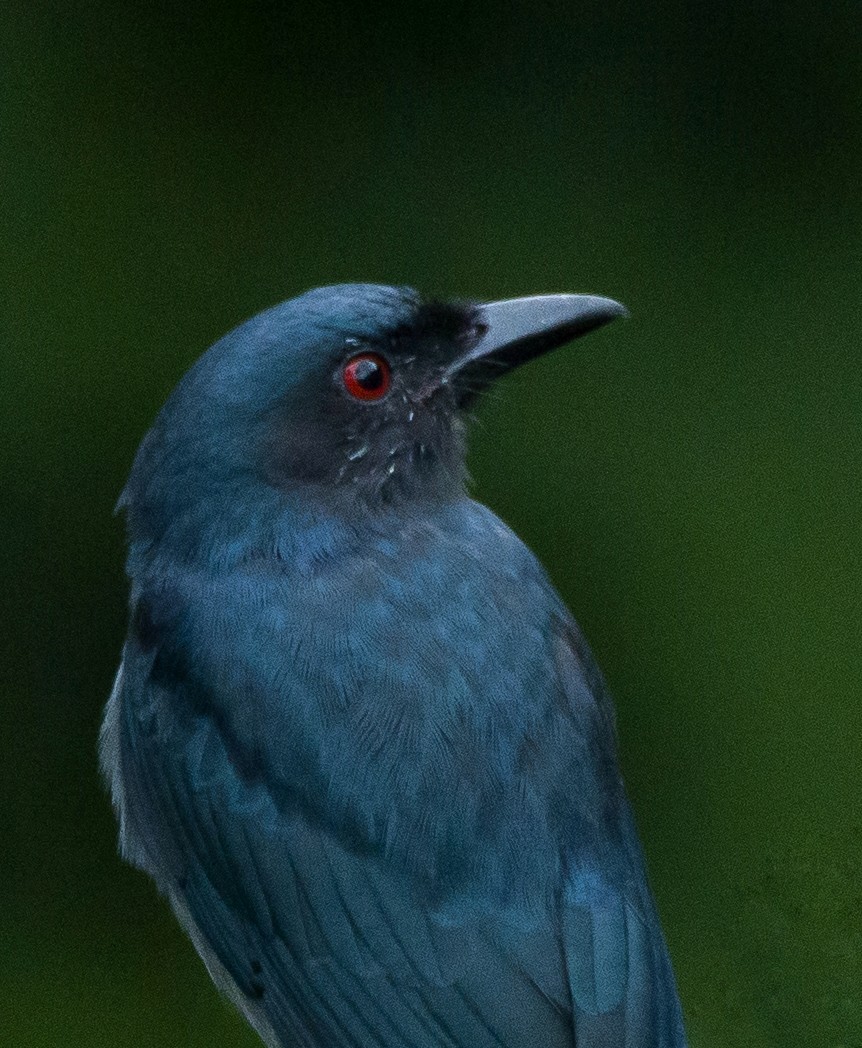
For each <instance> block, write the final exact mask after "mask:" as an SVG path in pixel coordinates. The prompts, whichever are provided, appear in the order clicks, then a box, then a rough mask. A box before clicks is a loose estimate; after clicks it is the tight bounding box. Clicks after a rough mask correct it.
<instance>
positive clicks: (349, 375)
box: [344, 353, 392, 400]
mask: <svg viewBox="0 0 862 1048" xmlns="http://www.w3.org/2000/svg"><path fill="white" fill-rule="evenodd" d="M391 378H392V376H391V374H390V371H389V365H388V364H387V363H386V361H385V360H384V359H383V357H379V356H378V355H377V354H376V353H360V354H359V355H358V356H355V357H351V358H350V360H348V361H347V363H346V364H345V365H344V385H345V388H346V389H347V392H348V393H349V394H350V395H351V397H356V399H357V400H380V398H381V397H383V396H385V395H386V393H387V391H388V389H389V383H390V382H391Z"/></svg>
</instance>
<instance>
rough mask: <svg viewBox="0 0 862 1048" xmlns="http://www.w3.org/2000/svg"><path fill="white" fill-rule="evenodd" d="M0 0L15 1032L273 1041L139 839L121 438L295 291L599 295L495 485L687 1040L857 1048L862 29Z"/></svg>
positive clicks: (519, 386)
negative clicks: (613, 774)
mask: <svg viewBox="0 0 862 1048" xmlns="http://www.w3.org/2000/svg"><path fill="white" fill-rule="evenodd" d="M180 7H181V5H173V4H166V3H165V4H125V5H120V4H117V5H115V6H113V7H111V6H97V5H92V4H77V3H69V4H54V5H45V4H39V3H37V4H35V5H34V4H28V5H26V9H25V7H24V5H23V4H22V5H21V6H20V8H19V7H16V5H14V4H13V5H11V6H10V5H5V6H4V14H3V23H4V25H3V30H2V34H0V36H2V45H0V46H2V49H3V52H4V53H3V54H2V55H0V59H2V62H0V82H2V92H3V97H2V127H0V134H2V138H0V165H2V167H1V168H0V182H2V195H0V200H2V221H3V229H2V230H0V233H2V244H3V248H2V252H0V267H2V273H0V286H2V291H3V295H4V299H5V302H4V307H3V331H2V353H3V372H2V383H0V427H2V448H3V466H4V469H3V477H2V488H0V502H2V535H0V540H2V558H0V561H1V562H2V572H3V577H2V593H3V605H2V621H0V629H2V644H3V651H2V663H0V665H2V694H0V715H2V723H0V745H2V759H0V775H2V793H0V830H2V860H0V861H2V864H3V870H2V881H0V883H2V886H3V887H2V892H3V899H2V905H0V985H2V987H3V992H2V994H0V1030H4V1031H6V1033H4V1034H0V1042H2V1043H3V1044H4V1045H6V1044H8V1045H10V1046H13V1048H68V1046H79V1045H80V1046H94V1048H101V1046H110V1048H123V1046H129V1048H132V1046H134V1048H155V1046H177V1045H183V1046H190V1048H192V1046H198V1048H209V1046H211V1045H213V1044H218V1045H220V1046H224V1048H229V1046H234V1045H235V1046H241V1045H244V1046H251V1045H253V1044H254V1043H255V1041H254V1038H253V1036H252V1035H251V1034H250V1033H249V1032H248V1031H247V1030H246V1029H245V1028H244V1026H243V1024H242V1023H241V1021H240V1020H239V1019H238V1018H237V1017H235V1016H234V1015H233V1014H232V1013H231V1011H230V1010H229V1008H228V1007H227V1006H226V1005H224V1004H222V1003H221V1002H220V1001H219V999H218V997H217V995H216V993H215V991H214V990H213V989H212V988H211V987H210V985H209V982H208V978H207V976H206V974H205V972H204V970H203V967H202V966H201V964H200V963H199V962H198V960H197V959H196V958H195V956H194V954H193V951H192V949H191V947H190V946H189V945H188V944H187V943H186V942H185V941H184V939H183V938H182V935H181V934H180V932H179V930H178V929H177V928H176V927H175V925H174V923H173V920H172V918H171V917H170V915H169V914H168V913H167V912H166V907H165V905H164V904H163V903H162V902H161V901H160V900H159V899H158V898H157V896H156V894H155V892H154V890H153V889H152V887H151V886H150V885H149V883H148V882H147V881H146V880H145V879H144V878H143V877H141V876H139V875H137V874H135V873H133V872H132V871H130V870H129V869H127V868H125V867H123V866H122V865H121V864H120V862H119V860H118V859H117V858H116V855H115V843H114V842H115V831H114V826H113V821H112V818H111V815H110V812H109V808H108V803H107V800H106V798H105V796H104V795H103V793H102V790H101V788H100V784H99V782H98V779H97V774H96V734H97V729H98V724H99V718H100V711H101V708H102V705H103V702H104V700H105V698H106V696H107V693H108V691H109V688H110V684H111V679H112V675H113V672H114V668H115V665H116V663H117V659H118V654H119V650H120V645H121V643H122V638H123V632H124V615H125V609H124V602H125V583H124V578H123V570H122V560H123V551H122V528H121V524H120V522H119V521H117V520H115V519H113V518H112V516H111V510H112V507H113V503H114V500H115V499H116V496H117V494H118V492H119V490H120V487H121V486H122V483H123V479H124V476H125V474H126V472H127V470H128V467H129V465H130V462H131V459H132V455H133V453H134V450H135V447H136V445H137V443H138V441H139V439H140V437H141V436H142V434H143V433H144V431H145V429H146V428H147V426H148V424H149V421H150V420H151V419H152V417H153V415H154V413H155V412H156V410H157V408H158V407H159V405H160V403H161V402H162V400H163V398H164V397H165V396H166V394H167V393H168V391H169V390H170V389H171V387H172V386H173V384H174V382H175V381H176V380H177V378H178V377H179V376H180V374H181V373H182V372H183V370H184V369H185V368H186V367H187V365H188V364H190V363H191V361H192V360H193V359H194V358H195V357H196V356H197V355H198V354H199V353H200V352H201V351H202V350H203V349H204V348H205V347H206V346H207V345H208V344H209V343H210V342H211V341H213V340H214V339H215V338H216V337H217V336H219V335H220V334H221V333H222V332H223V331H225V330H226V329H227V328H229V327H231V326H233V325H234V324H235V323H236V322H238V321H239V320H241V319H243V318H244V317H246V316H248V315H249V314H251V313H254V312H256V311H257V310H259V309H261V308H263V307H265V306H267V305H270V304H271V303H273V302H275V301H278V300H280V299H282V298H285V297H288V296H289V295H292V294H294V293H296V292H298V291H300V290H303V289H305V288H306V287H309V286H313V285H317V284H321V283H331V282H334V281H340V280H353V279H359V280H372V281H386V282H392V283H401V282H403V283H410V284H413V285H416V286H418V287H420V288H422V289H424V290H428V291H433V292H436V293H442V294H456V295H459V296H475V297H477V298H482V297H502V296H506V295H514V294H519V293H530V292H542V291H558V290H560V291H562V290H573V291H593V292H599V293H604V294H609V295H613V296H615V297H618V298H619V299H621V300H622V301H624V302H625V303H627V304H628V306H629V307H630V308H631V311H632V319H631V321H630V322H628V323H626V324H622V323H617V324H614V325H612V326H611V327H609V328H608V329H606V330H604V331H602V332H600V333H598V334H596V335H593V336H590V337H589V338H588V339H586V340H584V341H583V342H581V343H579V344H577V345H576V346H574V347H572V348H570V349H568V350H566V351H563V352H561V353H560V354H558V355H557V356H555V357H554V358H552V359H551V358H549V359H545V360H542V361H540V362H538V363H536V364H534V365H531V366H530V367H529V368H527V369H525V370H524V371H523V372H522V373H520V374H519V375H518V376H516V377H513V378H512V379H511V380H509V381H508V382H507V383H506V384H505V385H504V386H503V387H501V388H500V389H499V391H498V392H497V394H496V395H495V396H493V397H492V398H491V399H490V400H489V401H488V402H487V404H486V406H485V408H484V409H483V413H482V415H483V418H482V424H481V425H480V427H479V428H478V429H477V431H476V433H475V435H474V439H473V450H472V456H471V465H472V472H473V476H474V478H475V491H476V494H477V497H479V498H481V499H483V500H485V501H487V502H488V503H490V504H491V506H493V507H494V508H495V509H496V510H497V511H498V512H499V513H500V514H501V515H502V516H503V517H504V518H505V519H506V520H507V521H508V522H509V523H511V524H512V525H513V526H514V527H515V528H516V529H517V530H518V531H519V532H520V533H521V534H522V535H523V536H524V537H525V539H526V540H527V541H528V542H529V543H530V544H531V545H532V546H533V548H534V549H535V550H536V551H537V552H538V553H539V555H540V556H541V557H542V559H543V560H544V561H545V563H546V564H547V565H548V567H549V569H550V571H551V574H552V576H553V578H554V579H555V581H556V582H557V584H558V585H559V587H560V588H561V589H562V591H563V593H564V595H565V596H566V598H567V600H568V602H569V603H570V605H571V607H572V609H573V610H574V612H575V614H576V615H577V616H578V617H579V619H580V620H581V622H582V624H583V626H584V628H585V629H586V631H587V634H588V636H589V637H590V638H591V640H592V643H593V646H594V648H595V650H596V652H597V655H598V657H599V660H600V662H601V663H602V665H603V666H604V668H605V670H606V673H607V676H608V678H609V680H610V682H611V685H612V687H613V689H614V691H615V693H616V695H617V700H618V706H619V719H620V726H621V732H622V747H623V759H624V764H625V770H626V774H627V778H628V782H629V786H630V789H631V793H632V795H633V800H634V805H635V808H636V810H637V814H638V818H639V822H640V827H641V831H642V835H643V838H644V842H645V847H646V851H647V853H648V856H649V860H650V868H651V873H652V878H653V882H654V886H655V890H656V893H657V896H658V899H659V904H660V907H661V910H662V914H663V917H664V922H665V926H666V929H667V934H668V938H669V941H670V945H671V950H672V953H673V957H674V960H675V965H676V969H677V973H678V977H679V984H680V990H681V994H682V998H683V1001H684V1004H685V1008H686V1012H687V1015H688V1021H689V1026H690V1030H691V1040H692V1044H693V1046H694V1048H724V1046H733V1048H739V1046H748V1045H752V1046H775V1048H784V1046H788V1048H794V1046H803V1048H805V1046H812V1048H821V1046H825V1048H839V1046H840V1048H858V1046H859V1045H862V1000H860V997H862V917H860V911H862V859H860V856H862V813H860V801H862V781H860V780H862V774H860V763H862V761H860V756H862V712H860V690H862V689H860V678H861V677H862V647H860V607H859V598H860V588H862V587H860V562H862V535H860V528H859V523H860V511H862V491H860V485H859V473H860V467H862V434H860V408H862V363H860V353H859V349H860V334H862V310H860V287H862V283H860V278H862V235H860V234H862V206H860V205H862V188H860V187H862V105H860V102H862V41H860V27H862V15H860V8H859V5H858V3H857V2H856V0H845V2H843V3H842V2H837V3H834V2H833V3H829V4H811V3H795V2H791V3H778V2H775V3H762V2H761V3H745V4H742V3H730V4H723V5H718V4H716V5H709V4H696V3H693V2H683V0H676V2H671V0H668V2H666V3H644V4H627V3H622V2H619V0H601V2H591V3H587V4H571V3H562V2H559V3H554V2H546V3H534V4H531V5H529V7H528V8H524V9H523V10H522V11H521V12H520V13H514V12H515V9H514V8H513V7H512V6H511V5H502V6H501V7H497V6H492V5H487V6H480V5H478V4H469V3H461V4H454V3H444V4H434V5H431V4H428V5H422V6H421V7H419V8H417V9H415V11H414V13H413V14H412V15H410V16H405V15H403V14H402V15H401V16H400V18H397V17H396V15H395V13H394V11H393V13H392V14H391V15H390V16H385V17H384V16H383V15H377V16H372V15H371V13H370V12H365V13H363V14H361V15H357V14H354V13H351V11H350V9H349V8H347V7H345V6H342V5H339V4H335V5H332V6H330V7H329V8H328V10H327V11H326V12H324V11H323V10H319V9H318V8H316V7H315V6H312V5H303V4H299V5H296V4H292V5H284V6H282V5H278V4H268V5H243V4H239V3H237V4H235V5H233V6H220V7H212V8H209V9H206V8H192V9H185V10H180V9H179V8H180Z"/></svg>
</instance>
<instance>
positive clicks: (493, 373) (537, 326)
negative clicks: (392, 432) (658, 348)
mask: <svg viewBox="0 0 862 1048" xmlns="http://www.w3.org/2000/svg"><path fill="white" fill-rule="evenodd" d="M627 315H628V310H627V309H626V308H625V306H622V305H620V303H619V302H615V301H614V300H613V299H612V298H601V297H599V296H598V295H532V296H530V297H529V298H510V299H506V300H505V301H503V302H488V303H486V304H485V305H482V306H478V307H477V309H476V315H475V323H476V330H477V332H478V335H477V337H476V339H475V340H474V341H473V342H472V344H471V345H470V348H469V349H468V350H467V351H466V352H465V353H463V354H462V355H461V356H459V357H457V358H456V359H455V360H454V361H453V362H452V364H451V365H450V366H449V367H448V368H447V369H446V372H445V374H444V376H443V378H444V382H450V381H451V382H453V383H454V384H457V386H458V387H460V390H462V391H463V393H462V397H461V399H462V401H463V402H468V401H470V400H472V398H473V396H474V395H475V394H476V393H478V392H481V390H482V389H484V388H485V386H487V385H488V384H489V383H490V382H492V381H493V380H494V379H495V378H497V377H498V376H499V375H501V374H504V373H506V372H508V371H511V370H512V369H513V368H516V367H518V366H519V365H521V364H524V363H526V362H527V361H528V360H532V359H533V358H534V357H538V356H540V355H541V354H542V353H547V352H548V351H549V350H551V349H556V348H557V347H558V346H562V345H564V344H565V343H566V342H571V341H572V339H575V338H578V337H579V336H580V335H586V333H587V332H588V331H592V330H593V329H594V328H598V327H601V326H602V325H603V324H607V323H608V322H609V321H611V320H614V319H615V318H616V317H624V316H627Z"/></svg>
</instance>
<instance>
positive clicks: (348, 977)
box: [119, 633, 685, 1048]
mask: <svg viewBox="0 0 862 1048" xmlns="http://www.w3.org/2000/svg"><path fill="white" fill-rule="evenodd" d="M579 644H580V642H579V640H578V635H577V634H576V633H574V634H570V635H569V636H567V637H566V638H564V639H563V643H562V644H561V648H560V653H559V659H560V663H559V675H560V688H561V694H562V695H563V696H564V697H565V699H566V700H567V701H569V702H571V703H573V704H576V705H583V703H584V702H587V703H592V704H593V707H594V713H593V715H595V716H597V717H606V716H609V712H608V710H609V707H608V706H607V705H606V704H605V703H604V700H603V697H602V695H601V682H600V678H598V676H597V674H596V672H595V670H594V668H593V665H592V662H591V661H589V656H588V653H585V649H584V648H583V647H579ZM585 659H586V660H587V661H585ZM591 677H592V679H591ZM125 680H126V683H125V684H124V686H123V687H124V688H125V689H127V690H128V689H132V691H134V690H135V689H137V690H138V692H139V693H138V694H137V695H129V696H128V697H129V698H130V699H131V701H127V702H125V703H124V704H123V713H122V714H121V716H122V717H124V718H125V723H122V724H121V725H120V728H119V737H120V740H121V741H120V753H119V760H120V764H121V766H122V778H123V785H124V791H125V804H126V807H127V809H128V812H129V816H128V821H129V831H130V833H132V834H133V835H134V836H135V838H136V840H137V842H138V845H139V848H140V852H141V854H142V855H144V856H147V858H146V859H145V861H144V865H146V866H147V868H148V869H149V871H150V872H151V873H152V874H153V875H154V876H155V877H156V879H157V881H158V882H159V883H160V885H161V887H162V889H163V890H164V891H165V892H166V894H168V895H169V897H170V898H171V899H172V901H173V903H174V906H175V908H176V910H177V912H178V914H179V915H180V917H181V919H182V920H184V921H185V923H186V925H187V927H188V930H189V931H190V933H191V935H192V937H193V939H194V940H195V941H196V944H197V945H198V948H199V949H200V950H201V952H202V953H203V955H204V958H205V960H207V962H208V964H209V965H210V967H211V970H212V971H213V972H214V974H215V976H216V978H217V981H221V982H222V983H223V984H224V983H225V982H227V984H228V985H230V984H235V986H236V988H237V991H236V992H235V993H234V994H233V996H234V997H235V998H236V999H237V1001H238V1003H239V1005H240V1007H241V1008H242V1010H243V1011H244V1012H245V1013H246V1014H247V1016H248V1017H249V1019H250V1020H251V1022H252V1023H253V1024H254V1025H255V1026H256V1027H257V1028H258V1030H259V1031H260V1032H261V1033H262V1034H263V1035H264V1037H265V1038H266V1039H268V1040H269V1042H270V1043H271V1045H273V1046H282V1048H286V1046H292V1045H297V1046H303V1048H305V1046H308V1048H312V1046H314V1048H319V1046H322V1045H326V1046H327V1048H330V1046H332V1048H335V1046H342V1045H343V1046H352V1048H366V1046H370V1045H373V1046H380V1048H407V1046H409V1048H441V1046H446V1048H528V1046H532V1045H535V1046H536V1048H682V1046H683V1045H684V1043H685V1042H684V1036H683V1033H682V1027H681V1021H680V1018H679V1011H678V1004H677V1002H676V992H675V989H674V984H673V976H672V974H671V971H670V967H669V963H668V960H667V956H666V951H665V947H664V942H663V939H662V935H661V931H660V929H659V926H658V922H657V919H656V916H655V913H654V911H653V906H652V901H651V898H650V894H649V889H648V888H647V886H646V883H645V880H644V873H643V867H642V861H641V857H640V854H639V851H638V845H637V840H636V836H635V833H634V828H633V825H632V823H631V816H630V814H629V812H628V808H627V807H626V806H625V805H624V803H623V805H622V806H619V805H617V806H616V807H615V810H616V812H617V817H618V823H619V825H618V829H619V833H618V834H617V835H616V836H615V838H614V840H615V843H613V844H611V845H610V847H611V849H612V853H611V854H608V855H605V856H604V857H603V858H601V859H599V858H597V857H595V856H593V857H591V856H589V855H588V854H587V853H585V852H582V851H580V850H579V849H578V848H577V847H574V846H573V847H571V848H569V849H568V852H567V857H566V862H565V863H564V870H565V872H564V875H563V876H562V877H561V883H560V884H559V887H558V891H556V892H555V895H554V898H553V899H552V900H550V901H549V902H548V903H547V905H546V906H544V907H543V908H540V909H539V911H538V912H536V911H532V912H527V911H525V912H524V913H523V914H520V915H518V914H514V915H513V914H509V915H508V916H507V917H505V918H502V917H501V916H500V915H499V914H495V913H493V912H491V913H488V912H484V913H483V912H481V911H480V910H478V909H476V908H474V907H473V906H472V905H471V900H470V898H469V896H465V897H464V898H463V900H462V902H461V904H460V905H456V906H454V907H453V906H450V907H448V908H447V909H446V912H445V916H442V915H441V914H440V913H437V912H435V910H434V908H433V907H429V906H428V905H427V901H426V900H424V899H420V898H419V897H418V896H417V894H416V893H415V892H414V890H413V889H412V888H411V886H410V885H409V884H408V883H406V882H405V880H404V879H403V878H401V877H399V876H396V875H393V871H392V870H391V868H389V867H388V865H387V864H386V861H385V858H383V857H381V856H380V855H375V854H369V853H364V852H363V850H362V849H361V848H358V847H351V846H350V845H349V844H348V843H347V842H345V840H344V839H343V835H341V834H336V833H333V832H332V830H331V828H329V827H327V826H326V825H323V824H320V823H316V822H315V821H313V820H311V819H309V818H308V816H307V813H304V812H303V811H301V810H299V808H297V807H296V806H295V805H293V804H292V803H291V802H290V799H289V798H284V797H278V796H275V795H274V794H273V792H272V791H271V790H270V788H269V786H268V784H267V782H266V780H265V779H264V778H262V777H260V776H258V775H255V774H254V773H253V772H251V771H250V770H249V768H246V767H243V766H242V765H241V764H238V762H237V760H236V756H235V754H233V753H232V752H231V749H230V747H229V746H228V745H227V744H226V740H225V736H224V732H223V727H222V725H220V723H219V719H218V717H215V716H212V715H211V714H210V712H209V711H208V710H207V708H206V705H205V704H202V703H200V702H197V703H196V705H195V707H194V709H193V710H192V711H191V712H189V713H188V714H187V715H184V720H183V723H182V726H181V738H180V737H178V736H177V734H176V733H177V731H178V725H177V721H176V719H175V716H174V713H173V712H171V711H173V710H175V709H176V707H177V705H178V704H177V702H176V696H175V695H171V694H160V693H159V692H160V687H161V686H160V685H158V684H154V683H153V682H152V680H149V679H147V677H146V675H145V674H143V673H141V672H138V671H133V672H131V673H127V674H126V677H125ZM179 705H180V706H182V704H179ZM579 715H583V710H579ZM610 759H611V760H612V758H610ZM132 813H134V815H132ZM569 843H576V842H569ZM563 846H564V847H565V842H563ZM225 976H227V977H229V978H227V979H226V978H225Z"/></svg>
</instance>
